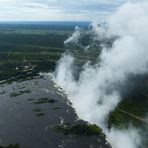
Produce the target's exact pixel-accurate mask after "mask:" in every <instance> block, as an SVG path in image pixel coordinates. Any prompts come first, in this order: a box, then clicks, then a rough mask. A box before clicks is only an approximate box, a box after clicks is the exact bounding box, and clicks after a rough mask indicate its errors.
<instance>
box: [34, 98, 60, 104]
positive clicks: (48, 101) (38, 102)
mask: <svg viewBox="0 0 148 148" xmlns="http://www.w3.org/2000/svg"><path fill="white" fill-rule="evenodd" d="M55 102H57V101H56V100H54V99H49V98H39V99H37V100H36V101H34V102H33V104H43V103H55Z"/></svg>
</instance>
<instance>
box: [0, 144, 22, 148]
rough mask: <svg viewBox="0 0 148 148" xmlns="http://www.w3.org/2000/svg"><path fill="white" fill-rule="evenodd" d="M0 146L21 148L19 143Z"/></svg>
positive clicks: (0, 147) (3, 147)
mask: <svg viewBox="0 0 148 148" xmlns="http://www.w3.org/2000/svg"><path fill="white" fill-rule="evenodd" d="M0 148H20V146H19V144H9V145H8V146H0Z"/></svg>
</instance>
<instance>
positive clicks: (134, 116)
mask: <svg viewBox="0 0 148 148" xmlns="http://www.w3.org/2000/svg"><path fill="white" fill-rule="evenodd" d="M118 110H119V111H120V112H121V113H124V114H127V115H128V116H130V117H132V118H134V119H137V120H139V121H142V122H144V123H146V124H148V120H146V119H144V118H142V117H139V116H136V115H134V114H131V113H129V112H127V111H125V110H123V109H118Z"/></svg>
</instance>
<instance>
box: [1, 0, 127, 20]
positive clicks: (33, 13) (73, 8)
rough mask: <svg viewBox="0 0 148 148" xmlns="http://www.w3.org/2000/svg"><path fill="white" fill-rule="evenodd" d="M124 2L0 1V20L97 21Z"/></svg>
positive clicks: (66, 0)
mask: <svg viewBox="0 0 148 148" xmlns="http://www.w3.org/2000/svg"><path fill="white" fill-rule="evenodd" d="M124 1H125V0H104V1H102V0H75V1H72V0H54V1H53V0H0V20H5V21H9V20H97V19H103V18H106V17H107V16H108V15H109V14H110V13H111V12H112V11H114V10H115V9H116V8H117V7H118V6H119V5H121V3H123V2H124Z"/></svg>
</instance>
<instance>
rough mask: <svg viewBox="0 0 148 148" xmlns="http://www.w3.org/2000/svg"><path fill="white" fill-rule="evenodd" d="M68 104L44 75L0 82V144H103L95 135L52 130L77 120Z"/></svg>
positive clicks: (34, 147)
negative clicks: (80, 134) (26, 79)
mask: <svg viewBox="0 0 148 148" xmlns="http://www.w3.org/2000/svg"><path fill="white" fill-rule="evenodd" d="M70 104H71V103H70V102H69V101H68V100H67V97H66V95H65V94H64V93H62V91H61V90H60V89H59V90H58V88H57V86H56V85H55V84H54V83H53V81H52V79H50V78H47V76H44V77H43V78H39V79H34V80H29V81H23V82H13V83H12V84H3V85H0V145H9V144H11V143H12V144H16V143H19V145H20V147H23V148H58V147H59V148H76V147H78V148H81V147H85V148H87V147H88V148H89V147H90V148H92V147H94V148H95V147H98V146H99V145H100V146H101V145H104V143H105V141H100V140H98V138H99V137H98V136H91V137H88V136H75V135H64V134H62V133H58V132H56V130H55V128H54V127H55V126H58V125H61V124H67V123H68V124H73V123H74V122H76V121H77V120H78V118H77V115H76V113H75V111H74V109H73V108H72V107H71V106H70ZM81 122H84V121H81ZM9 146H10V145H9ZM11 146H12V145H11ZM14 146H17V147H18V145H14ZM17 147H16V148H17ZM105 147H108V146H105V145H104V148H105ZM10 148H11V147H10Z"/></svg>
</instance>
